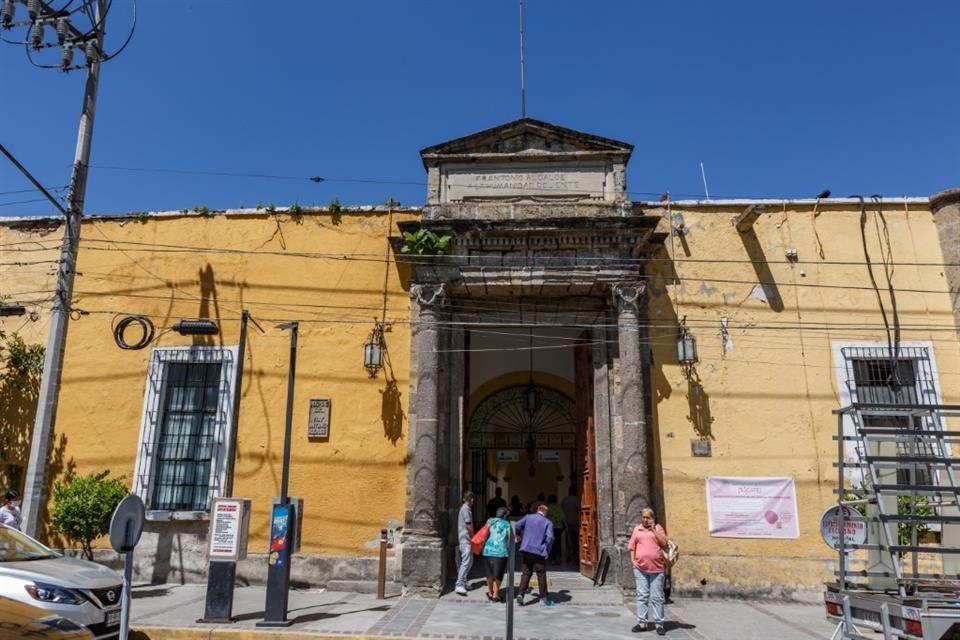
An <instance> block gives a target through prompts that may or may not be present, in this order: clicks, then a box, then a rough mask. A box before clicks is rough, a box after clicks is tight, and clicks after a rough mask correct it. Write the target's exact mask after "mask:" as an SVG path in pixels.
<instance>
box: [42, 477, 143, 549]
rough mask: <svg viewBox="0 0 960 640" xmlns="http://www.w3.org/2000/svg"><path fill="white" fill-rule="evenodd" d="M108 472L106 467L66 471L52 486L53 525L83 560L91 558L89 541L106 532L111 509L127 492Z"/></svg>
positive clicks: (119, 480) (90, 543)
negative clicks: (84, 472)
mask: <svg viewBox="0 0 960 640" xmlns="http://www.w3.org/2000/svg"><path fill="white" fill-rule="evenodd" d="M108 475H110V472H109V471H101V472H100V473H91V474H90V475H86V476H76V475H73V474H72V473H70V474H68V475H67V477H66V478H65V480H64V481H63V482H62V483H61V482H57V483H56V484H55V485H54V487H53V500H54V504H53V528H54V529H55V530H56V531H57V532H59V533H60V534H62V535H63V537H65V538H66V539H67V540H70V541H71V542H74V543H77V544H79V545H80V547H81V549H83V556H84V557H85V558H86V559H87V560H93V547H92V543H93V541H94V540H96V539H97V538H99V537H100V536H103V535H106V534H107V533H109V531H110V518H111V517H112V516H113V511H114V509H116V508H117V505H118V504H120V501H121V500H123V499H124V497H126V495H127V487H126V486H125V485H124V483H123V477H122V476H121V477H119V478H107V476H108Z"/></svg>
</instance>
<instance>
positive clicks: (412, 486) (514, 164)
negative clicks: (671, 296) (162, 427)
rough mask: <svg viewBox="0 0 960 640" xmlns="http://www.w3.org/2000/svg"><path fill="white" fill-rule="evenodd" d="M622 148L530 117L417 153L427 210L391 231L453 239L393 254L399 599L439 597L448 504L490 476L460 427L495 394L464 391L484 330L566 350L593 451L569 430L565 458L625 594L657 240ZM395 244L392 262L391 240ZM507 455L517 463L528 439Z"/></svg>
mask: <svg viewBox="0 0 960 640" xmlns="http://www.w3.org/2000/svg"><path fill="white" fill-rule="evenodd" d="M631 152H632V147H631V146H630V145H628V144H625V143H621V142H617V141H615V140H609V139H606V138H600V137H597V136H591V135H588V134H583V133H580V132H577V131H573V130H570V129H565V128H562V127H557V126H555V125H550V124H548V123H544V122H539V121H535V120H530V119H523V120H517V121H515V122H511V123H508V124H506V125H503V126H501V127H496V128H494V129H490V130H487V131H483V132H480V133H477V134H474V135H471V136H467V137H465V138H460V139H457V140H453V141H450V142H447V143H443V144H441V145H437V146H434V147H429V148H427V149H425V150H423V151H422V152H421V156H422V158H423V161H424V165H425V167H426V168H427V175H428V206H427V207H426V208H425V209H424V216H423V219H422V220H421V221H420V222H419V223H402V224H401V225H400V230H401V231H405V232H407V231H408V232H416V231H417V230H418V229H419V228H424V229H427V230H429V231H432V232H433V233H435V234H437V235H440V236H443V235H448V236H450V237H451V242H450V245H449V250H448V251H447V252H446V253H445V254H444V255H427V256H417V257H407V258H403V260H404V261H405V262H406V263H407V264H408V266H409V268H410V283H411V286H410V291H411V298H412V306H413V309H412V311H413V320H414V324H413V329H414V331H413V334H414V340H413V345H412V355H413V358H412V371H411V378H412V381H413V382H412V386H413V389H412V393H411V398H412V400H411V407H410V425H411V433H410V438H409V443H410V465H409V475H408V500H407V512H406V523H405V528H404V535H403V544H402V551H401V553H402V575H403V581H404V586H405V589H406V590H407V591H408V592H413V593H421V594H433V595H437V594H439V593H440V592H441V591H442V590H443V589H444V588H445V587H447V586H448V585H447V582H448V581H447V576H448V575H449V571H450V569H451V567H452V559H453V555H454V554H453V549H454V548H455V546H456V520H455V517H456V512H457V509H458V507H459V502H460V501H459V496H460V495H461V493H462V491H463V490H464V489H466V488H468V487H469V486H471V483H472V482H483V480H482V479H479V480H477V479H474V478H473V477H472V476H471V473H472V472H473V470H474V466H481V465H482V464H484V463H486V464H488V465H489V454H487V455H486V456H485V457H484V458H483V460H481V459H480V458H479V456H478V457H477V459H476V460H474V459H473V458H472V456H473V455H474V454H473V452H474V451H476V450H477V448H474V447H472V446H471V438H473V437H474V435H475V434H474V432H473V431H472V430H471V429H470V427H471V424H470V423H468V420H473V419H472V418H471V416H472V415H475V414H476V412H479V411H481V408H482V406H483V404H482V401H483V400H484V399H486V398H487V397H488V396H489V397H493V396H492V393H491V394H486V395H483V394H481V395H480V397H479V398H475V397H474V395H473V394H472V390H473V387H474V385H475V383H476V382H477V381H476V380H474V379H472V377H475V376H476V375H478V371H477V369H476V368H475V367H474V364H475V362H476V358H477V357H478V356H477V354H478V353H480V352H479V351H475V350H473V348H472V347H473V344H474V343H475V342H476V340H477V339H478V335H479V334H480V331H481V330H486V331H487V332H489V331H491V330H494V329H496V330H500V331H511V330H512V331H515V332H516V331H520V332H523V333H526V332H530V331H533V332H535V333H537V332H543V331H546V332H548V333H549V332H551V331H553V332H560V333H565V334H566V335H572V336H573V337H574V338H575V339H576V342H575V346H574V343H571V346H570V348H569V355H570V362H571V365H570V367H569V369H568V370H567V374H566V375H567V377H568V384H569V391H570V393H567V394H566V395H567V398H568V399H573V400H574V402H573V406H574V410H573V417H574V423H575V424H576V423H578V422H580V423H582V428H579V429H575V430H574V434H579V433H588V432H589V433H592V435H593V439H594V442H593V443H592V444H593V445H594V446H590V447H587V446H585V445H584V444H583V443H582V442H581V443H577V442H576V435H574V443H573V445H572V450H574V451H580V452H581V453H582V454H583V456H584V458H583V459H582V460H573V461H572V462H571V463H570V464H571V471H574V472H575V473H576V474H578V479H579V480H580V483H579V484H580V486H581V487H582V486H583V485H585V484H587V483H591V484H593V487H592V488H591V489H590V496H591V500H593V497H594V496H595V502H594V503H593V504H592V505H591V506H590V508H591V509H592V510H593V511H592V513H591V516H590V521H591V522H593V523H595V528H596V531H595V534H593V535H594V539H595V542H596V546H597V548H598V549H603V550H606V551H607V552H608V554H609V555H610V557H611V558H613V559H614V565H613V567H612V571H613V575H616V577H617V579H618V580H619V581H620V584H622V585H625V586H630V585H631V584H632V582H633V576H632V572H631V571H630V563H629V558H628V557H627V553H626V543H627V540H628V539H629V534H630V531H631V528H632V525H633V524H634V523H635V522H637V521H638V520H639V515H640V510H641V509H642V508H643V507H645V506H647V505H648V504H651V502H652V495H651V482H650V478H651V473H650V470H651V464H652V462H651V459H650V453H649V452H650V450H651V446H650V444H649V442H650V431H649V429H648V424H647V413H648V412H647V410H646V407H647V406H648V396H649V391H648V387H647V384H646V382H645V381H646V380H647V379H648V376H647V375H646V370H647V368H648V363H649V358H648V357H647V351H646V347H645V346H644V345H645V343H646V339H645V323H642V322H641V318H643V317H644V316H645V300H644V295H643V294H644V290H645V284H644V269H643V265H644V259H645V258H646V256H647V255H648V254H649V252H651V251H652V250H653V249H654V248H655V247H656V246H657V245H658V244H662V242H663V239H664V234H662V233H657V232H656V227H657V223H658V221H659V218H657V217H654V216H647V215H644V213H643V211H642V210H640V209H639V207H636V208H635V207H634V206H633V205H632V204H631V203H630V202H629V200H628V199H627V195H626V184H625V177H624V176H625V167H626V163H627V161H628V159H629V157H630V153H631ZM393 241H394V247H395V249H397V255H402V254H401V253H400V252H399V248H400V245H401V244H402V239H401V238H400V237H397V238H394V239H393ZM509 351H510V350H509V349H507V348H504V349H501V352H502V353H503V354H506V353H508V352H509ZM575 354H576V355H575ZM524 355H526V354H524ZM504 357H506V356H504ZM530 369H531V370H534V368H533V367H530ZM525 370H526V367H514V368H513V369H512V371H514V372H517V371H521V372H522V371H525ZM534 371H535V370H534ZM561 377H562V376H561ZM615 381H616V384H615ZM524 382H525V381H524V380H522V379H521V380H518V381H516V383H515V384H514V385H503V390H504V392H505V393H506V390H507V389H509V388H510V387H511V386H514V387H516V386H522V385H523V384H524ZM537 384H538V385H539V386H540V387H542V388H547V389H550V388H553V389H554V390H557V391H559V389H558V388H557V387H556V386H553V385H549V384H544V383H542V382H538V383H537ZM494 392H500V390H499V389H498V390H495V391H494ZM473 400H477V401H478V404H477V406H476V407H472V406H470V403H471V401H473ZM561 404H562V403H560V402H559V400H558V401H557V406H561ZM481 415H482V414H481ZM482 434H483V431H482V430H481V431H480V432H477V435H476V437H478V438H480V441H479V444H483V437H484V436H483V435H482ZM562 434H563V432H560V431H558V433H557V435H558V436H559V437H560V440H561V441H562ZM544 435H546V432H545V434H544ZM536 438H537V435H536V433H534V452H536V450H537V449H538V445H537V443H536ZM516 444H520V445H523V446H521V448H520V452H521V453H520V454H519V456H524V455H526V454H527V451H526V446H525V445H526V444H527V443H526V441H525V439H524V438H523V437H522V436H521V437H520V439H519V440H518V441H517V443H516ZM479 448H486V449H488V450H489V449H490V447H487V446H484V447H479ZM544 450H546V449H544ZM557 450H558V451H559V450H562V448H560V447H557ZM535 455H536V453H535ZM550 455H553V454H550ZM561 455H562V454H561ZM528 471H529V467H528ZM536 471H537V470H536V469H535V472H536ZM498 473H499V472H498ZM511 473H513V472H511ZM589 474H592V476H590V475H589ZM564 475H565V474H564ZM588 476H589V477H588ZM510 477H511V478H512V476H510ZM584 502H585V503H586V502H589V501H586V500H585V501H584ZM585 533H587V534H590V533H591V532H589V531H587V532H585Z"/></svg>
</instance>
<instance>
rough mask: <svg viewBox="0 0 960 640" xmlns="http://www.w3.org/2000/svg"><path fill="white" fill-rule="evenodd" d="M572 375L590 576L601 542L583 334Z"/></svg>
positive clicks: (585, 563) (584, 555) (583, 565)
mask: <svg viewBox="0 0 960 640" xmlns="http://www.w3.org/2000/svg"><path fill="white" fill-rule="evenodd" d="M574 378H575V380H576V388H577V389H576V393H577V397H576V399H575V400H576V415H577V455H578V456H579V458H580V461H579V464H578V465H577V467H578V468H579V470H580V478H579V480H580V481H579V482H578V483H577V488H578V490H579V492H580V573H582V574H583V575H585V576H587V577H588V578H593V576H594V574H595V573H596V569H597V559H598V556H599V552H600V545H599V540H598V534H597V520H598V516H597V456H596V451H595V444H594V423H593V376H592V375H591V367H590V347H589V346H588V345H587V339H586V334H584V335H583V336H582V337H581V338H580V340H579V341H578V343H577V346H576V348H575V350H574Z"/></svg>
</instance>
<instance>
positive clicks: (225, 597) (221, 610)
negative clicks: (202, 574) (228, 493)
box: [197, 498, 250, 623]
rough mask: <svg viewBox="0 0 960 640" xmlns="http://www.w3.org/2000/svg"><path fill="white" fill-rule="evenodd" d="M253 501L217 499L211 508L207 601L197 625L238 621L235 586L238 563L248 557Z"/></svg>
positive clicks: (245, 499)
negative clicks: (234, 611) (234, 606)
mask: <svg viewBox="0 0 960 640" xmlns="http://www.w3.org/2000/svg"><path fill="white" fill-rule="evenodd" d="M249 530H250V499H249V498H214V499H213V505H212V506H211V508H210V535H209V536H208V538H209V540H210V547H209V549H208V556H209V559H210V563H209V570H208V571H207V601H206V606H205V607H204V612H203V617H202V618H200V619H199V620H197V622H205V623H206V622H211V623H212V622H217V623H221V622H234V619H233V585H234V581H235V579H236V577H237V561H238V560H243V559H244V558H245V557H247V537H248V532H249Z"/></svg>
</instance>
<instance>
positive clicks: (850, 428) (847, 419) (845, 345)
mask: <svg viewBox="0 0 960 640" xmlns="http://www.w3.org/2000/svg"><path fill="white" fill-rule="evenodd" d="M900 346H901V347H905V348H909V349H924V350H925V351H926V355H927V358H928V359H929V361H930V373H931V377H932V379H931V384H932V389H930V390H928V391H927V395H928V396H930V397H928V398H926V400H925V403H926V404H943V392H942V389H941V387H940V372H939V370H938V369H937V358H936V353H935V352H934V349H933V343H932V342H930V341H929V340H919V341H912V340H911V341H902V342H900ZM831 347H832V349H831V350H832V351H833V362H834V370H835V371H836V376H837V389H838V390H839V393H840V406H841V407H846V406H849V405H850V404H851V402H852V401H853V400H852V395H851V393H850V387H849V385H848V384H847V358H846V357H845V356H844V354H843V349H850V348H854V349H857V348H860V349H886V350H887V352H888V353H889V349H890V344H889V343H888V342H887V341H873V342H869V341H861V342H832V343H831ZM901 357H902V356H901ZM911 359H913V358H911ZM918 393H922V390H920V391H918ZM942 426H943V428H947V425H946V424H945V423H944V424H943V425H942ZM843 435H845V436H854V435H856V430H855V428H854V423H853V416H850V415H845V416H843ZM945 446H946V449H947V453H948V455H952V453H951V450H950V449H951V447H950V443H949V442H947V443H945ZM843 453H844V458H845V460H846V461H847V462H856V461H857V459H858V458H859V456H858V455H857V441H856V440H845V441H844V443H843ZM846 476H847V481H848V482H851V483H852V484H858V483H862V482H863V470H862V469H859V468H847V469H846ZM930 530H931V531H939V530H940V524H939V523H931V524H930Z"/></svg>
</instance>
